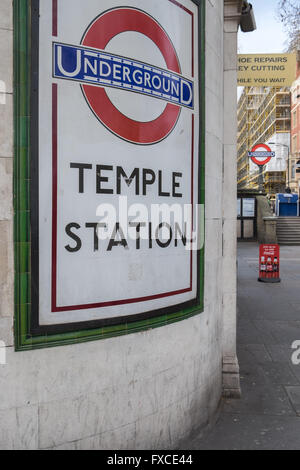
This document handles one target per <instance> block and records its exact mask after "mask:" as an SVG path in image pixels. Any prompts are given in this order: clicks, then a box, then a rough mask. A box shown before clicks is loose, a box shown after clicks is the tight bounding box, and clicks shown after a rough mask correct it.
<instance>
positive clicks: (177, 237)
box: [175, 222, 187, 248]
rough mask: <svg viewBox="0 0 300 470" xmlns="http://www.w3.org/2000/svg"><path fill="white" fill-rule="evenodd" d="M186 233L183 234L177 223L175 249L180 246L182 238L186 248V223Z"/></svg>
mask: <svg viewBox="0 0 300 470" xmlns="http://www.w3.org/2000/svg"><path fill="white" fill-rule="evenodd" d="M184 230H185V233H182V231H181V228H180V226H179V224H178V223H177V222H176V224H175V247H176V248H177V246H178V240H179V238H181V241H182V243H183V245H184V246H186V242H187V238H186V223H185V224H184Z"/></svg>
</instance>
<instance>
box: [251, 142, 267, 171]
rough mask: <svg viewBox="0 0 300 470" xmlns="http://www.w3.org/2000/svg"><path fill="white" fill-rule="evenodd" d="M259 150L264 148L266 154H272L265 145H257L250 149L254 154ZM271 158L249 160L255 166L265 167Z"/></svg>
mask: <svg viewBox="0 0 300 470" xmlns="http://www.w3.org/2000/svg"><path fill="white" fill-rule="evenodd" d="M259 148H264V149H265V150H266V152H272V150H271V149H270V147H269V146H268V145H266V144H257V145H255V146H254V147H253V149H252V152H256V150H257V149H259ZM271 158H272V157H267V158H266V159H265V160H257V158H255V157H252V158H251V160H252V161H253V163H255V164H256V165H259V166H263V165H266V164H267V163H269V161H270V160H271Z"/></svg>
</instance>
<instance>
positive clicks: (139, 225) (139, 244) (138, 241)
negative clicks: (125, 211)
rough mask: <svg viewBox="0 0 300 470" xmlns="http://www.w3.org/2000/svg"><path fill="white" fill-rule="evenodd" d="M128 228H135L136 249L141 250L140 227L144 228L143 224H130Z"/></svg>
mask: <svg viewBox="0 0 300 470" xmlns="http://www.w3.org/2000/svg"><path fill="white" fill-rule="evenodd" d="M129 225H130V227H135V229H136V249H137V250H140V249H141V227H146V223H145V222H130V224H129Z"/></svg>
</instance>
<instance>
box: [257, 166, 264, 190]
mask: <svg viewBox="0 0 300 470" xmlns="http://www.w3.org/2000/svg"><path fill="white" fill-rule="evenodd" d="M263 173H264V166H260V167H259V179H258V185H259V191H260V192H261V193H264V192H265V188H264V174H263Z"/></svg>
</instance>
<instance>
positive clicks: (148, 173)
mask: <svg viewBox="0 0 300 470" xmlns="http://www.w3.org/2000/svg"><path fill="white" fill-rule="evenodd" d="M147 176H150V179H148V178H147ZM155 179H156V176H155V173H154V171H152V170H143V195H144V196H146V195H147V186H148V185H151V184H154V183H155Z"/></svg>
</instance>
